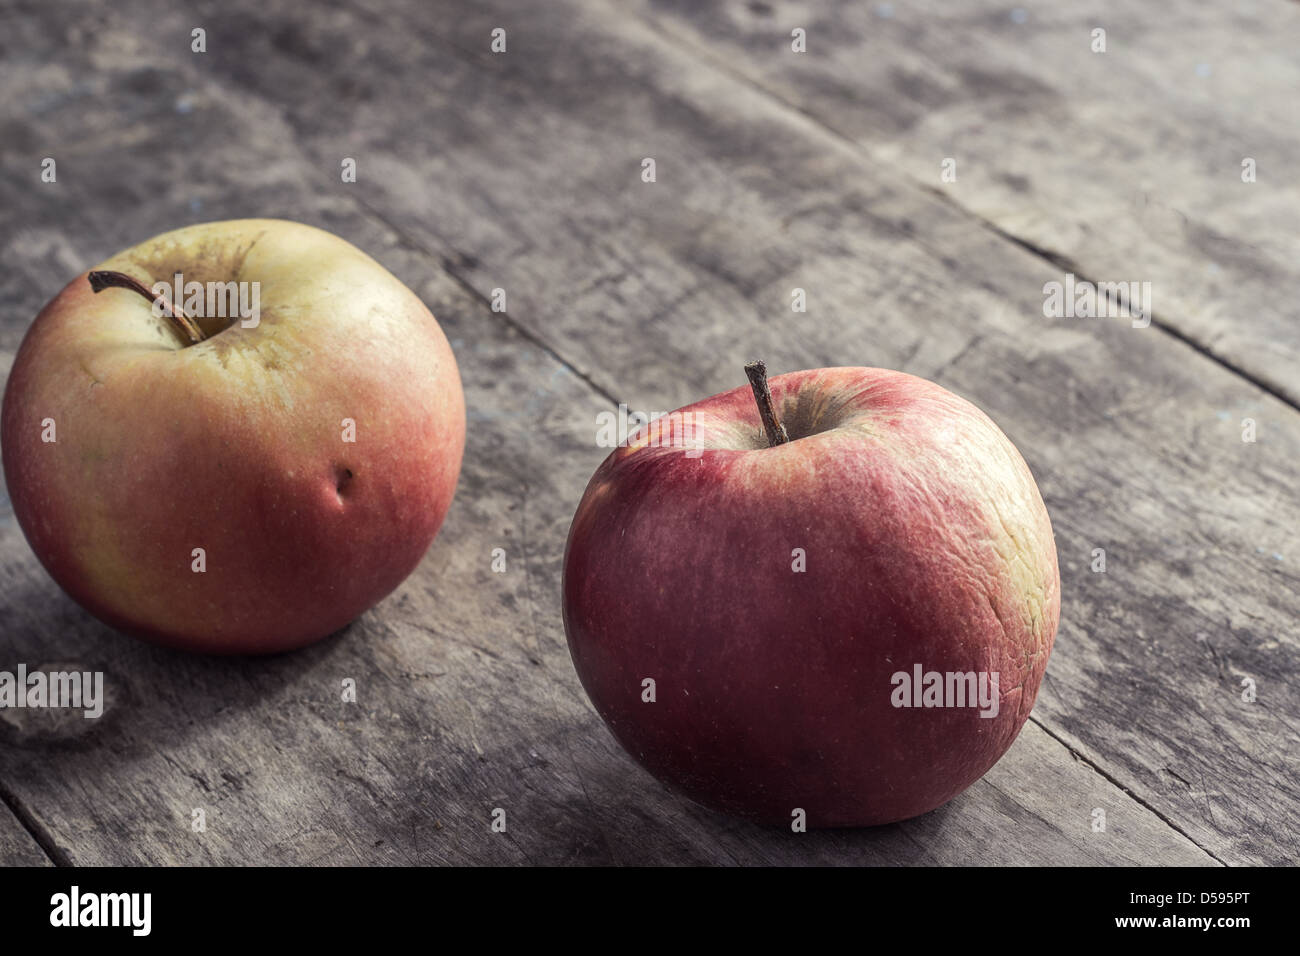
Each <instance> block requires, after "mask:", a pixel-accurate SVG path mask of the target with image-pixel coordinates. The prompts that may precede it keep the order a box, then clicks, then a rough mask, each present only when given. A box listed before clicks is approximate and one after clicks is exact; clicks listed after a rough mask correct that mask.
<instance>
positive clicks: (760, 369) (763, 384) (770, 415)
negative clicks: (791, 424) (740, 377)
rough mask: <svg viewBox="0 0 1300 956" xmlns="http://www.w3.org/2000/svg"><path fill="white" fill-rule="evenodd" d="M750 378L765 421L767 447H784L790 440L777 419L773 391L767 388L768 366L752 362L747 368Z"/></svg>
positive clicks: (755, 399)
mask: <svg viewBox="0 0 1300 956" xmlns="http://www.w3.org/2000/svg"><path fill="white" fill-rule="evenodd" d="M745 374H746V375H748V376H749V387H750V388H752V389H753V390H754V401H755V402H757V403H758V417H759V418H761V419H763V431H765V432H767V447H768V448H774V447H776V446H777V445H784V444H785V443H786V442H788V441H789V440H790V436H789V435H787V434H786V433H785V426H784V425H782V424H781V420H780V419H779V418H777V417H776V406H775V405H773V404H772V390H771V389H770V388H768V387H767V366H766V365H765V364H764V363H763V362H761V361H758V362H750V363H749V364H748V365H746V366H745Z"/></svg>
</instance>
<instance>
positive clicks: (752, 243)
mask: <svg viewBox="0 0 1300 956" xmlns="http://www.w3.org/2000/svg"><path fill="white" fill-rule="evenodd" d="M398 9H399V8H398V7H397V6H396V5H385V6H384V7H383V8H382V10H383V11H384V16H385V18H386V22H387V23H388V24H389V25H390V27H395V28H393V29H389V30H387V31H385V32H384V33H383V35H382V36H377V37H373V38H371V39H370V41H369V42H368V43H367V44H366V45H365V46H364V48H362V47H360V46H357V45H355V44H352V43H350V42H349V39H348V38H349V36H352V35H355V34H356V33H358V32H359V31H361V30H362V29H363V28H364V23H366V22H368V21H369V20H372V19H374V18H376V17H378V16H379V15H380V10H381V8H379V7H377V6H375V5H373V4H364V3H360V2H358V3H357V4H356V5H355V6H354V8H353V9H352V10H349V11H343V12H339V13H337V14H336V15H335V17H334V18H332V19H331V20H330V21H329V22H328V23H325V22H315V21H312V20H310V19H308V18H307V17H306V16H295V15H292V14H285V13H282V12H277V13H275V14H274V15H272V14H269V13H264V12H260V11H258V10H256V9H254V8H253V7H252V6H251V5H250V6H249V7H248V8H247V9H246V13H247V15H248V16H249V17H250V18H252V20H253V22H254V23H256V24H257V25H258V29H256V30H254V31H252V38H251V39H248V40H246V41H245V42H246V44H247V45H248V46H249V47H251V49H248V50H247V51H246V52H247V54H248V55H251V56H252V57H253V59H254V61H255V62H256V63H258V64H259V65H260V67H259V68H257V69H243V68H241V69H238V70H236V69H233V68H232V69H224V68H223V69H221V70H220V72H221V75H222V77H223V80H224V82H225V83H227V84H230V85H231V87H232V88H241V89H248V90H251V91H253V92H255V93H257V94H258V95H259V96H262V97H264V98H266V99H268V100H270V99H273V98H274V97H275V95H276V90H282V89H287V88H292V89H295V90H306V91H307V92H305V93H303V94H302V95H300V96H297V97H296V98H295V100H294V102H293V103H292V104H291V105H288V106H286V107H285V112H284V115H285V118H286V120H287V121H288V122H289V123H290V124H291V125H292V126H293V128H294V129H295V131H296V132H297V134H298V135H299V136H300V137H301V138H302V139H303V140H304V141H305V142H306V143H307V145H308V147H309V149H310V150H311V151H312V153H313V155H314V156H315V157H316V159H317V161H318V163H319V164H320V166H321V168H322V174H321V175H322V179H321V184H322V187H323V186H324V184H325V182H326V181H327V178H328V177H329V176H330V175H331V172H330V170H331V168H332V166H333V162H334V160H333V157H335V156H337V155H339V154H340V152H341V151H342V150H343V149H344V148H346V150H347V151H348V152H349V153H357V154H360V155H361V156H363V157H366V159H365V162H366V163H367V165H368V166H369V167H373V172H372V173H371V174H370V175H369V176H368V177H367V178H366V179H365V181H364V183H363V184H358V185H361V186H362V187H363V188H362V189H359V190H358V192H359V193H360V194H361V195H363V196H364V198H365V201H366V202H367V204H369V205H371V206H373V207H374V208H376V209H378V210H380V211H381V212H382V214H383V215H384V217H385V218H386V219H387V220H389V221H390V222H392V223H394V224H396V225H397V226H398V228H399V229H401V231H402V232H403V233H404V234H407V235H410V236H414V237H416V238H417V240H418V241H419V243H420V244H421V245H423V246H425V247H427V248H430V249H434V250H439V251H442V252H446V253H447V254H448V255H449V257H450V250H458V251H460V252H462V253H467V255H465V256H462V257H461V258H459V259H456V260H455V261H454V262H453V266H454V268H455V269H456V270H457V271H458V273H459V274H460V275H462V276H464V277H465V278H466V279H467V281H469V282H470V283H472V284H473V285H474V286H475V288H477V289H478V290H479V292H480V294H482V295H487V294H488V293H489V291H490V290H491V289H492V288H495V287H501V288H505V289H506V290H507V291H508V293H509V295H510V302H511V305H510V314H511V315H512V316H513V317H514V319H515V321H517V322H520V323H521V324H523V325H524V326H525V327H526V328H528V329H529V330H531V331H532V333H533V334H534V335H535V336H537V337H538V338H539V339H542V340H544V341H546V342H548V343H550V344H551V345H552V346H553V347H554V348H556V349H558V350H559V351H560V352H561V353H562V354H563V355H565V356H566V358H568V359H570V360H571V361H572V363H573V364H574V365H575V367H576V368H578V369H579V370H581V371H582V372H583V373H584V374H586V375H588V376H590V377H591V378H592V379H593V380H594V381H595V382H597V383H598V384H599V385H601V387H602V389H603V390H605V391H606V392H608V393H609V394H613V395H616V396H618V397H624V396H627V397H628V399H629V401H628V404H629V405H631V406H632V407H633V408H646V409H648V410H657V409H670V408H673V407H675V406H677V405H680V404H682V403H684V402H686V401H688V400H691V399H693V398H695V397H698V396H700V395H704V394H708V393H711V392H714V391H717V390H720V389H722V388H725V387H729V386H734V385H735V384H737V383H738V382H739V381H740V378H739V374H738V370H739V369H740V366H741V364H742V362H743V361H744V360H745V359H747V358H749V357H750V356H751V355H754V354H763V355H766V356H767V358H768V361H769V365H770V366H772V367H774V368H794V367H807V366H817V365H826V364H852V363H876V364H883V365H890V366H895V367H902V368H905V369H907V370H910V371H913V372H917V373H919V374H922V375H927V376H929V377H935V378H938V379H939V380H940V381H942V382H944V383H945V384H947V385H949V386H951V387H953V388H955V389H956V390H957V391H959V392H961V393H963V394H966V395H969V396H971V397H973V398H974V399H975V400H976V401H977V402H979V403H980V404H981V405H982V406H984V407H985V408H987V409H988V410H989V411H990V413H991V414H993V416H994V417H995V418H996V419H997V420H998V421H999V422H1001V423H1002V424H1003V425H1004V427H1005V428H1006V429H1007V430H1008V432H1009V433H1010V434H1011V435H1012V437H1013V438H1014V439H1015V440H1017V441H1018V443H1019V444H1020V446H1021V447H1022V448H1023V449H1024V450H1025V452H1026V455H1027V457H1028V458H1029V460H1030V462H1031V465H1033V466H1034V468H1035V470H1036V473H1037V474H1039V475H1040V479H1041V484H1042V486H1043V489H1044V493H1045V495H1046V497H1047V500H1048V503H1049V506H1050V507H1051V508H1052V510H1053V514H1054V516H1055V519H1056V526H1057V532H1058V541H1059V544H1060V548H1061V553H1062V557H1063V564H1064V572H1065V575H1066V584H1065V594H1066V608H1065V624H1064V626H1063V629H1062V634H1061V639H1060V641H1059V644H1058V650H1057V653H1056V656H1055V658H1054V660H1053V664H1052V667H1051V668H1050V669H1049V674H1050V676H1049V680H1048V683H1047V687H1046V689H1045V692H1044V694H1043V697H1042V699H1041V702H1040V709H1039V711H1038V712H1037V716H1038V719H1039V720H1041V721H1043V723H1044V725H1045V726H1047V727H1049V728H1050V729H1051V730H1052V732H1053V733H1054V734H1056V735H1057V736H1059V737H1061V738H1062V739H1063V740H1065V741H1067V742H1068V743H1069V744H1070V746H1071V747H1072V748H1073V749H1074V750H1075V751H1077V752H1078V753H1079V754H1081V755H1082V756H1083V757H1085V758H1086V759H1088V760H1089V761H1091V762H1093V763H1094V764H1096V765H1098V766H1101V767H1102V768H1103V769H1104V771H1105V772H1106V773H1107V774H1108V775H1110V776H1111V777H1113V778H1114V779H1116V780H1118V781H1119V782H1120V783H1121V784H1122V785H1123V786H1125V787H1126V788H1128V789H1130V790H1131V791H1132V792H1133V793H1134V794H1135V795H1136V796H1137V798H1138V799H1140V800H1142V801H1143V802H1144V803H1146V804H1147V805H1149V806H1153V807H1159V808H1160V809H1161V813H1162V814H1163V815H1165V816H1166V817H1167V818H1168V819H1169V820H1171V821H1172V822H1173V823H1175V824H1176V825H1177V826H1179V827H1180V828H1182V829H1183V830H1184V831H1185V832H1187V833H1188V834H1189V835H1191V837H1192V838H1193V839H1194V840H1196V842H1197V843H1199V844H1200V845H1202V846H1204V847H1206V848H1207V849H1208V850H1209V851H1210V852H1211V853H1213V854H1214V855H1215V856H1216V857H1217V858H1220V859H1223V860H1227V861H1230V862H1276V861H1279V860H1283V859H1289V858H1291V857H1292V856H1293V855H1294V853H1295V850H1296V847H1295V845H1294V837H1293V836H1290V834H1293V833H1294V832H1295V829H1296V826H1295V825H1296V823H1297V819H1298V817H1300V807H1298V805H1297V799H1296V793H1295V789H1294V784H1293V782H1292V781H1293V780H1294V779H1295V776H1296V773H1297V769H1300V764H1298V763H1297V761H1298V760H1300V757H1298V756H1297V749H1296V748H1295V746H1294V742H1295V737H1296V732H1295V729H1294V728H1295V727H1296V726H1297V716H1300V715H1298V714H1297V708H1298V707H1300V703H1297V701H1296V700H1295V699H1294V697H1293V695H1288V694H1286V693H1285V690H1284V688H1285V687H1286V686H1287V684H1288V682H1294V679H1295V665H1294V659H1295V658H1294V651H1295V647H1296V643H1297V636H1296V634H1295V631H1294V622H1295V620H1297V617H1298V616H1300V606H1298V602H1297V589H1296V571H1295V561H1294V553H1293V539H1292V537H1291V532H1290V531H1289V530H1287V529H1289V528H1292V527H1294V526H1295V525H1296V524H1297V518H1298V517H1300V515H1298V514H1297V507H1296V504H1295V502H1294V500H1293V499H1291V498H1290V497H1289V496H1288V495H1286V494H1285V489H1286V488H1287V487H1288V486H1287V481H1288V480H1289V479H1288V478H1287V475H1288V474H1289V472H1290V468H1291V465H1290V462H1292V461H1294V460H1295V458H1296V457H1297V455H1298V454H1300V419H1298V418H1297V416H1296V413H1295V411H1294V410H1293V409H1290V408H1288V407H1286V406H1285V405H1283V404H1282V403H1280V402H1278V401H1276V400H1274V399H1272V398H1271V397H1269V396H1268V395H1266V394H1263V393H1261V392H1260V390H1259V389H1257V388H1255V387H1254V386H1252V385H1251V384H1249V383H1248V382H1246V381H1243V380H1242V379H1241V378H1239V377H1237V376H1235V375H1232V374H1230V373H1228V372H1226V371H1225V370H1224V369H1223V368H1221V367H1220V366H1218V365H1216V364H1215V363H1214V362H1212V361H1209V360H1208V359H1206V358H1205V357H1204V356H1202V355H1200V354H1198V353H1197V352H1196V351H1195V350H1193V349H1191V348H1189V347H1188V346H1186V345H1185V344H1183V343H1182V342H1180V341H1179V340H1177V339H1176V338H1175V337H1173V336H1170V335H1168V334H1167V333H1164V332H1162V331H1160V330H1159V329H1157V328H1151V329H1133V328H1131V327H1130V324H1129V323H1128V322H1127V321H1093V322H1089V321H1085V320H1045V319H1043V317H1042V295H1041V289H1042V286H1043V283H1044V282H1045V281H1047V280H1050V279H1052V278H1054V277H1058V276H1057V275H1056V273H1055V270H1054V268H1053V267H1052V266H1050V265H1049V264H1047V263H1045V262H1044V261H1043V260H1042V259H1041V258H1040V257H1037V256H1033V255H1030V254H1028V253H1025V252H1024V251H1023V250H1021V249H1019V248H1017V247H1015V246H1014V245H1012V244H1010V243H1008V242H1007V241H1005V240H1004V239H1003V238H1001V237H999V236H996V235H992V234H990V233H989V232H988V231H987V230H984V229H981V228H977V227H975V226H973V224H972V222H971V220H970V219H969V218H968V217H966V216H964V215H962V214H960V213H958V212H956V211H954V210H953V209H952V207H951V205H950V204H948V203H947V202H945V201H941V200H940V199H938V198H935V197H932V196H928V195H925V194H918V192H917V191H916V190H915V188H913V187H912V186H911V184H910V183H909V182H908V181H907V180H906V179H905V178H904V177H902V176H899V175H897V174H893V173H891V172H890V171H889V170H887V169H884V168H882V167H881V166H880V165H879V164H875V163H872V162H871V161H870V160H869V159H867V158H866V157H864V156H863V155H862V154H861V151H860V150H858V149H856V148H854V147H852V146H851V145H849V144H846V143H845V142H844V141H843V140H842V139H840V138H838V137H835V136H833V135H830V134H828V133H827V132H826V131H825V129H824V128H823V127H822V126H821V125H820V124H817V123H814V122H811V121H809V120H807V119H805V118H803V117H801V116H799V115H792V114H791V112H790V111H789V110H786V109H782V108H780V107H778V106H776V105H774V104H773V103H772V102H771V98H770V97H768V96H766V95H763V94H760V93H758V92H756V91H754V90H753V89H752V88H750V87H749V86H747V85H745V84H741V83H738V82H736V81H735V80H734V79H733V78H732V77H730V76H729V75H728V74H727V73H726V72H725V71H719V70H716V69H714V68H712V67H711V66H709V65H707V64H706V65H701V63H700V62H699V61H698V59H697V58H696V56H695V54H694V53H693V52H692V51H689V50H683V49H681V48H679V46H678V45H675V44H673V43H671V42H669V41H667V40H665V39H664V37H663V36H662V34H660V33H659V32H658V31H656V30H654V29H652V28H650V27H647V26H646V25H644V24H642V23H638V22H634V21H629V20H628V19H627V18H625V17H623V16H621V15H620V14H619V13H618V12H617V11H616V10H614V9H612V8H609V7H606V6H603V5H591V4H583V5H574V6H570V7H564V8H562V9H564V10H568V11H570V12H571V15H570V16H559V15H557V14H556V12H555V9H554V8H549V9H547V10H545V11H538V10H529V11H521V10H516V9H510V8H507V7H506V6H505V5H493V4H479V5H476V6H475V7H474V8H473V9H462V10H458V15H457V16H456V17H441V18H440V17H429V16H428V15H427V14H426V13H425V12H424V8H423V7H418V8H417V7H416V6H415V5H413V4H403V5H401V6H400V11H401V12H400V13H399V12H396V11H397V10H398ZM270 21H274V22H270ZM430 22H435V23H437V24H439V25H440V27H439V29H443V28H444V27H445V24H446V23H448V22H453V23H454V24H455V29H454V31H453V32H452V33H451V34H449V35H448V36H446V37H444V36H440V35H438V34H436V33H434V32H433V31H432V30H431V29H430V28H429V26H428V24H429V23H430ZM500 24H507V25H508V26H509V27H510V35H511V36H513V37H514V41H513V42H514V46H512V47H511V48H510V51H511V52H509V53H507V54H505V55H501V56H497V57H493V56H491V55H490V54H487V53H486V52H484V51H486V49H487V44H488V39H487V38H488V36H489V34H490V30H491V29H492V28H493V27H494V26H497V25H500ZM244 35H245V34H241V36H244ZM284 37H292V38H293V46H292V51H290V52H291V53H292V55H288V54H287V53H286V52H285V51H283V50H281V49H280V47H282V46H283V45H284V40H283V38H284ZM277 38H280V39H277ZM226 39H227V41H228V42H230V43H235V42H237V38H236V37H235V36H234V34H233V33H232V34H230V35H228V36H227V37H226ZM326 60H328V61H329V62H330V63H331V65H332V67H333V68H334V69H335V70H336V71H337V72H336V73H335V74H334V75H335V76H339V77H355V76H361V75H365V76H366V77H367V79H366V82H365V84H364V85H363V86H356V85H353V84H351V83H350V81H343V80H335V81H333V82H329V81H327V82H325V83H323V84H318V85H316V86H314V87H313V86H312V85H311V82H312V79H313V78H314V77H319V75H320V64H321V63H323V62H325V61H326ZM372 60H378V61H381V62H384V63H397V64H402V65H403V67H402V70H401V71H391V72H378V73H376V72H374V71H371V72H366V67H365V64H366V63H367V62H371V61H372ZM412 75H416V76H420V77H423V78H424V82H423V85H422V86H421V89H420V93H419V95H418V96H414V95H412V94H410V93H409V91H408V89H407V88H408V87H409V85H410V81H409V77H410V76H412ZM381 103H387V104H401V105H400V107H390V108H388V109H378V108H376V106H377V105H378V104H381ZM343 144H346V146H344V145H343ZM646 156H654V157H657V159H658V173H659V175H658V181H657V182H656V183H653V184H647V183H644V182H642V181H641V179H640V177H639V174H640V171H641V160H642V158H643V157H646ZM796 286H797V287H801V288H805V289H807V290H808V291H809V294H810V300H811V302H812V305H811V306H810V312H809V313H808V314H807V315H806V316H797V315H792V314H791V312H790V311H789V309H790V301H791V300H790V294H791V289H792V288H793V287H796ZM867 315H869V316H870V322H869V323H867V322H864V321H863V316H867ZM1245 417H1251V418H1254V419H1256V420H1257V421H1258V422H1260V423H1266V425H1267V436H1268V437H1267V439H1266V440H1262V441H1260V442H1257V443H1253V444H1247V443H1243V442H1242V441H1241V430H1240V428H1239V424H1238V423H1239V421H1240V420H1241V419H1242V418H1245ZM1097 547H1104V548H1106V549H1107V551H1108V552H1109V555H1110V562H1111V564H1110V567H1109V571H1108V573H1107V574H1094V573H1092V572H1091V571H1090V563H1091V561H1092V552H1093V549H1094V548H1097ZM1274 555H1277V557H1274ZM1246 678H1251V679H1254V680H1255V681H1256V682H1257V683H1258V684H1259V685H1260V686H1264V685H1267V686H1269V687H1272V688H1274V691H1275V692H1274V693H1271V694H1269V696H1268V697H1267V699H1263V698H1261V699H1260V700H1259V701H1257V702H1255V703H1251V704H1246V703H1245V702H1244V701H1242V700H1241V696H1240V695H1241V693H1242V688H1241V687H1240V686H1239V684H1240V682H1241V681H1242V680H1244V679H1246Z"/></svg>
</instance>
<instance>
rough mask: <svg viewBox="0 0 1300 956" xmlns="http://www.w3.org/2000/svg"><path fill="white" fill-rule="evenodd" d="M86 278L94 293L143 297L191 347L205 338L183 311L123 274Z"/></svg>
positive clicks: (94, 274)
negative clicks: (111, 291) (117, 292)
mask: <svg viewBox="0 0 1300 956" xmlns="http://www.w3.org/2000/svg"><path fill="white" fill-rule="evenodd" d="M86 278H87V279H88V280H89V281H90V288H91V289H93V290H94V291H95V292H102V291H103V290H104V289H130V290H131V291H132V292H137V293H139V294H140V295H142V296H144V297H145V298H146V299H148V300H149V302H150V304H152V305H154V306H156V307H158V308H159V309H160V310H161V311H162V313H163V314H164V315H166V316H167V317H168V318H169V319H171V320H172V325H173V326H174V327H175V328H176V330H177V331H178V332H180V334H181V335H182V336H184V337H185V338H187V339H189V340H190V344H191V345H196V344H198V343H199V342H202V341H203V340H204V339H205V338H207V336H205V335H204V334H203V330H202V329H201V328H199V324H198V323H197V322H195V321H194V320H193V319H192V318H190V317H189V316H188V315H186V314H185V310H184V309H182V308H181V307H180V306H179V305H174V304H173V303H172V302H170V301H169V300H168V298H167V296H165V295H163V293H161V292H158V293H154V292H151V291H150V290H149V289H148V288H147V287H146V286H145V285H144V283H142V282H140V281H139V280H138V279H133V278H131V277H130V276H129V275H127V274H126V273H125V272H113V271H111V270H100V271H97V272H92V273H90V274H89V275H88V276H86Z"/></svg>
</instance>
